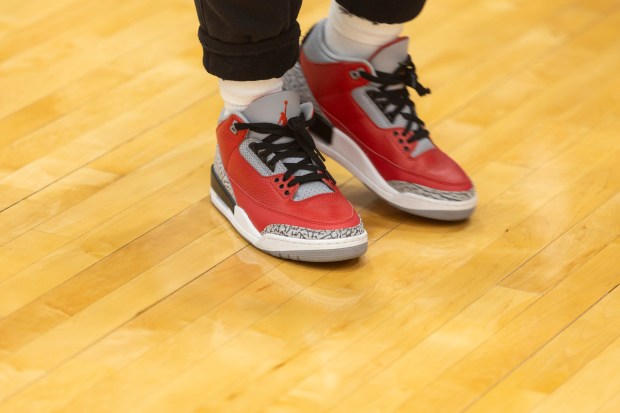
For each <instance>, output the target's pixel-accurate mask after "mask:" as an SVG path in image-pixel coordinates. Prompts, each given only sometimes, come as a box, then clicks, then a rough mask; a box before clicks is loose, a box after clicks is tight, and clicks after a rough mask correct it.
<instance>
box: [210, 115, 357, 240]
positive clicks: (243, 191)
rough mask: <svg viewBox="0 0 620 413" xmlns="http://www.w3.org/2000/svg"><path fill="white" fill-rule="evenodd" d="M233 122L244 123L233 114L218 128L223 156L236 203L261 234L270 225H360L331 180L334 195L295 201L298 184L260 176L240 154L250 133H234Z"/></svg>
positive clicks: (319, 226) (322, 227)
mask: <svg viewBox="0 0 620 413" xmlns="http://www.w3.org/2000/svg"><path fill="white" fill-rule="evenodd" d="M233 122H236V123H243V120H242V119H241V118H239V117H238V116H235V115H231V116H230V117H229V118H228V119H226V120H224V121H223V122H221V123H220V124H219V126H218V127H217V131H216V133H217V141H218V145H219V149H220V155H221V157H222V163H223V164H224V168H225V170H226V172H227V174H228V179H229V180H230V183H231V186H232V188H233V192H234V195H235V199H236V201H237V204H238V205H239V206H240V207H241V208H243V210H244V211H245V212H246V213H247V214H248V216H249V217H250V219H251V221H252V223H253V224H254V226H255V227H256V229H258V230H259V231H262V230H263V229H265V227H266V226H268V225H270V224H287V225H295V226H299V227H304V228H311V229H339V228H350V227H354V226H356V225H358V224H359V223H360V220H359V216H358V215H357V213H356V212H355V210H354V209H353V206H352V205H351V204H350V203H349V201H347V200H346V199H345V197H344V196H343V195H342V194H341V192H340V191H339V190H338V188H337V187H336V186H335V185H333V184H332V183H331V181H328V180H323V182H325V183H326V184H327V185H329V186H330V188H331V189H332V190H333V191H334V192H332V193H328V194H321V195H315V196H313V197H310V198H307V199H304V200H301V201H294V200H293V196H294V194H295V192H296V191H297V189H298V188H299V184H297V185H294V186H292V187H291V188H288V187H287V186H286V182H283V174H279V175H275V176H262V175H260V174H259V173H258V171H256V170H255V169H254V168H253V167H252V166H251V165H250V164H249V163H248V162H247V161H246V160H245V158H244V157H243V156H242V155H241V153H240V152H239V145H240V144H241V142H243V140H244V139H245V137H246V136H247V134H248V131H247V130H246V131H237V133H236V134H234V133H233V132H232V131H231V130H230V127H231V125H232V123H233ZM290 179H292V178H290ZM276 180H277V182H276ZM280 185H283V188H280ZM286 191H288V195H287V194H286Z"/></svg>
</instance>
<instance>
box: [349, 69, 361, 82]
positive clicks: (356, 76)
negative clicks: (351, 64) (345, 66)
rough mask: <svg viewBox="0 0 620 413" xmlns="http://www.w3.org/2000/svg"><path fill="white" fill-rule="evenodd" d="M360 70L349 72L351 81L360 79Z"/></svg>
mask: <svg viewBox="0 0 620 413" xmlns="http://www.w3.org/2000/svg"><path fill="white" fill-rule="evenodd" d="M362 70H363V69H362V68H359V69H355V70H351V71H350V72H349V76H351V79H353V80H358V79H359V78H360V77H362V75H361V74H360V72H361V71H362Z"/></svg>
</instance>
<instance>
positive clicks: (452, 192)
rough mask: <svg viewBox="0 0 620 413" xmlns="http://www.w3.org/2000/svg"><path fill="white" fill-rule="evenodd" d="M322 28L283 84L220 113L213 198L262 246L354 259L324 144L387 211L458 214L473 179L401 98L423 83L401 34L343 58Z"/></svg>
mask: <svg viewBox="0 0 620 413" xmlns="http://www.w3.org/2000/svg"><path fill="white" fill-rule="evenodd" d="M324 24H325V21H323V22H321V23H319V24H317V25H316V26H315V27H314V28H313V29H312V30H311V32H310V33H309V34H308V35H307V36H306V38H305V39H304V42H303V44H302V48H301V57H300V60H299V62H298V64H297V65H296V66H295V67H294V68H293V69H292V70H290V71H289V72H288V73H287V74H286V75H285V78H284V84H285V89H286V90H287V91H285V92H281V93H275V94H272V95H268V96H265V97H263V98H260V99H258V100H256V101H254V102H253V103H252V105H250V107H248V109H246V110H245V111H244V112H243V113H233V114H231V115H229V116H228V117H226V118H225V119H222V120H221V122H220V124H219V125H218V128H217V141H218V147H217V148H216V154H215V162H214V165H213V169H212V174H211V186H212V189H211V200H212V202H213V203H214V204H215V206H216V207H217V208H218V209H219V210H220V211H221V212H222V213H223V214H224V216H226V218H227V219H228V220H229V221H230V222H231V223H232V224H233V226H234V227H235V228H236V229H237V231H238V232H239V233H240V234H241V235H242V236H243V237H244V238H246V239H247V240H248V241H249V242H250V243H251V244H253V245H254V246H255V247H257V248H259V249H261V250H263V251H265V252H267V253H269V254H272V255H275V256H279V257H283V258H289V259H296V260H301V261H323V262H327V261H339V260H346V259H350V258H355V257H358V256H360V255H362V254H363V253H364V252H365V251H366V249H367V247H368V235H367V233H366V231H365V230H364V227H363V224H362V222H361V219H360V217H359V215H358V214H357V213H356V212H355V210H354V208H353V206H352V205H351V204H350V203H349V202H348V201H347V200H346V199H345V198H344V196H343V195H342V194H341V192H340V191H339V190H338V187H337V186H336V183H335V181H334V179H333V178H332V176H331V175H330V174H329V172H328V171H327V169H326V168H325V164H324V163H323V161H324V158H323V156H322V155H321V152H323V153H325V154H327V155H328V156H329V157H331V158H332V159H334V160H336V161H337V162H339V163H340V164H342V165H343V166H344V167H345V168H346V169H348V170H349V171H350V172H351V173H352V174H353V175H354V176H355V177H357V178H358V179H359V180H361V181H362V182H363V183H364V184H365V185H366V186H368V187H369V188H370V189H371V190H372V191H373V192H375V193H376V194H377V195H378V196H380V197H381V198H383V199H384V200H385V201H387V202H388V203H390V204H391V205H393V206H395V207H396V208H399V209H401V210H404V211H407V212H410V213H412V214H415V215H419V216H423V217H428V218H434V219H440V220H462V219H466V218H468V217H469V216H470V215H471V213H472V212H473V210H474V208H475V206H476V202H477V198H476V193H475V190H474V187H473V185H472V182H471V180H470V179H469V177H468V176H467V175H466V174H465V172H463V170H462V169H461V168H460V167H459V166H458V165H457V164H456V162H454V161H453V160H452V159H451V158H450V157H449V156H448V155H446V154H445V153H444V152H442V151H441V150H440V149H438V148H437V147H436V146H435V145H434V143H433V142H432V140H431V138H430V136H429V133H428V131H427V129H426V128H425V126H424V122H422V120H421V119H420V118H418V115H417V113H416V111H415V106H414V104H413V102H412V101H411V99H410V96H409V91H408V87H409V88H413V89H414V90H416V92H417V93H418V94H419V95H421V96H423V95H425V94H427V93H428V92H429V90H428V89H426V88H425V87H423V86H422V85H421V84H420V83H419V82H418V79H417V75H416V72H415V66H414V65H413V63H412V61H411V58H410V57H409V55H408V52H407V49H408V43H409V42H408V39H407V38H404V37H403V38H399V39H397V40H396V41H394V42H392V43H389V44H387V45H385V46H383V47H381V48H379V49H378V50H377V52H376V53H375V54H374V55H373V56H372V57H371V58H370V59H368V60H360V59H347V58H343V57H342V56H336V55H334V54H333V53H332V52H331V51H330V50H329V48H328V47H327V46H326V44H325V40H324ZM300 97H301V101H304V102H306V103H303V104H300ZM308 128H310V132H311V133H309V131H308ZM313 138H314V139H313ZM319 150H320V152H319Z"/></svg>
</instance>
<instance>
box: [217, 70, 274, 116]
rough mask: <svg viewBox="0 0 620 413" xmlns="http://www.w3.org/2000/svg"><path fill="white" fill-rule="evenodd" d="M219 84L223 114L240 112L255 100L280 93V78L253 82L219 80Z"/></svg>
mask: <svg viewBox="0 0 620 413" xmlns="http://www.w3.org/2000/svg"><path fill="white" fill-rule="evenodd" d="M219 82H220V95H221V96H222V99H223V100H224V111H225V114H229V113H231V112H242V111H244V110H245V109H247V107H248V106H249V105H250V104H251V103H252V102H254V101H255V100H256V99H258V98H261V97H263V96H266V95H270V94H272V93H277V92H281V91H282V78H273V79H265V80H253V81H236V80H223V79H220V81H219Z"/></svg>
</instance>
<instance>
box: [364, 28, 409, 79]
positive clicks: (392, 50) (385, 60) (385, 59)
mask: <svg viewBox="0 0 620 413" xmlns="http://www.w3.org/2000/svg"><path fill="white" fill-rule="evenodd" d="M408 55H409V38H408V37H400V38H398V39H396V40H395V41H393V42H391V43H388V44H386V45H384V46H382V47H381V48H379V49H378V50H377V51H376V52H375V54H373V55H372V56H371V57H370V64H372V66H373V67H374V68H375V70H377V71H380V72H386V73H393V72H394V71H395V70H396V69H398V64H399V63H402V62H404V61H405V60H407V56H408Z"/></svg>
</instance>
